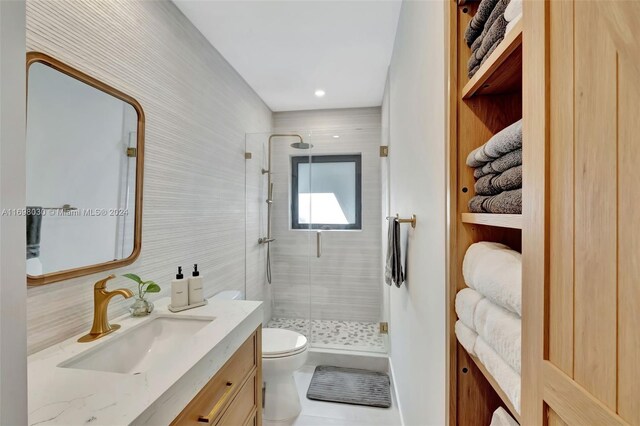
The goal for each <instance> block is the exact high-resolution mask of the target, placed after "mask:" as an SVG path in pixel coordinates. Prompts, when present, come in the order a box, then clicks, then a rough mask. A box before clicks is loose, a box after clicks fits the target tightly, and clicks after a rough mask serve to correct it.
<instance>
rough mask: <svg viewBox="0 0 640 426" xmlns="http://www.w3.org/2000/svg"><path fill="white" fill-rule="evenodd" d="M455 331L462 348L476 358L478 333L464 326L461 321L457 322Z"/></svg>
mask: <svg viewBox="0 0 640 426" xmlns="http://www.w3.org/2000/svg"><path fill="white" fill-rule="evenodd" d="M454 329H455V332H456V337H457V338H458V342H460V344H461V345H462V347H463V348H464V349H465V350H466V351H467V352H469V354H470V355H473V356H476V352H475V346H476V339H477V338H478V333H476V332H475V331H473V330H472V329H470V328H469V327H467V326H466V325H464V323H463V322H462V321H460V320H458V321H456V324H455V326H454Z"/></svg>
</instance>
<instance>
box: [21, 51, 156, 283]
mask: <svg viewBox="0 0 640 426" xmlns="http://www.w3.org/2000/svg"><path fill="white" fill-rule="evenodd" d="M27 85H28V86H27V155H26V162H27V196H26V201H27V203H26V205H27V208H26V211H25V213H24V214H25V215H26V219H27V220H26V222H27V230H26V233H27V253H26V261H27V283H28V284H29V285H42V284H48V283H52V282H56V281H61V280H66V279H69V278H73V277H78V276H81V275H88V274H93V273H96V272H99V271H103V270H107V269H114V268H118V267H121V266H124V265H127V264H130V263H132V262H133V261H134V260H135V259H136V258H137V257H138V255H139V253H140V247H141V225H142V223H141V222H142V174H143V173H142V172H143V161H144V114H143V112H142V108H141V107H140V104H138V102H136V100H135V99H133V98H131V97H130V96H128V95H126V94H124V93H122V92H120V91H119V90H116V89H114V88H112V87H110V86H108V85H106V84H104V83H102V82H100V81H98V80H96V79H94V78H92V77H90V76H88V75H86V74H84V73H82V72H80V71H78V70H76V69H73V68H71V67H70V66H68V65H66V64H63V63H61V62H60V61H58V60H56V59H54V58H51V57H50V56H47V55H44V54H42V53H35V52H31V53H28V54H27Z"/></svg>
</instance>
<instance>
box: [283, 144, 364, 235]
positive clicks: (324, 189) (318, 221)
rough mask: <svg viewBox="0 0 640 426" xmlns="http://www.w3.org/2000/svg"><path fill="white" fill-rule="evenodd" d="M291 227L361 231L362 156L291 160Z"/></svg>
mask: <svg viewBox="0 0 640 426" xmlns="http://www.w3.org/2000/svg"><path fill="white" fill-rule="evenodd" d="M291 171H292V179H291V190H292V191H291V193H292V197H291V227H292V228H293V229H309V228H311V229H362V200H361V198H362V197H361V195H362V157H361V155H359V154H358V155H313V156H311V157H309V156H296V157H291Z"/></svg>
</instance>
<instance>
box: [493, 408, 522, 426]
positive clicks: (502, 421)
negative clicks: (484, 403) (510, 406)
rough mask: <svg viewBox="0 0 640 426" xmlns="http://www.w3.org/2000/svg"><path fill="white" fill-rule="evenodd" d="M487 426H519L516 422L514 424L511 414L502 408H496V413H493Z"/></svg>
mask: <svg viewBox="0 0 640 426" xmlns="http://www.w3.org/2000/svg"><path fill="white" fill-rule="evenodd" d="M489 426H520V425H519V424H518V422H516V421H515V420H514V419H513V417H511V414H509V412H507V410H505V409H504V408H502V407H498V409H497V410H496V411H494V412H493V416H491V424H490V425H489Z"/></svg>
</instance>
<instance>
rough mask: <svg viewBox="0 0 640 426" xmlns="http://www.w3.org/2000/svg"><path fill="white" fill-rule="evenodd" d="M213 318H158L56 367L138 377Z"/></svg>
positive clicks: (126, 331)
mask: <svg viewBox="0 0 640 426" xmlns="http://www.w3.org/2000/svg"><path fill="white" fill-rule="evenodd" d="M214 319H215V318H211V317H209V318H196V317H173V316H158V317H155V318H152V319H149V320H148V321H146V322H144V323H142V324H140V325H138V326H135V327H133V328H131V329H129V330H122V331H120V332H116V334H118V333H121V334H120V335H114V337H113V338H112V339H109V340H108V341H106V342H104V343H102V344H100V345H97V346H96V347H95V348H92V349H91V350H89V351H87V352H83V353H81V354H79V355H77V356H75V357H73V358H71V359H68V360H66V361H64V362H62V363H61V364H59V365H58V367H62V368H76V369H81V370H94V371H109V372H113V373H123V374H140V373H144V372H146V371H149V370H150V369H151V368H153V367H154V366H155V365H158V364H159V363H160V362H161V361H163V360H167V359H170V358H171V357H173V356H175V353H176V351H178V350H180V349H181V348H183V344H184V343H185V342H186V341H187V340H188V339H189V338H191V337H192V336H193V335H195V334H196V333H197V332H198V331H200V330H201V329H202V328H204V327H205V326H207V325H208V324H210V323H211V322H212V321H213V320H214Z"/></svg>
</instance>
